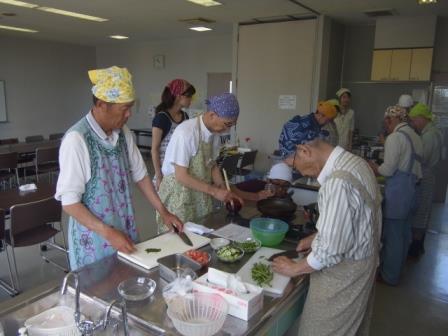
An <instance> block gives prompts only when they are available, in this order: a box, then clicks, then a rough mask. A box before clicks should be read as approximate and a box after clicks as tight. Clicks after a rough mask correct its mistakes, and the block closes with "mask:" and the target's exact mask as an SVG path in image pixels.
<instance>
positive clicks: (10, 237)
mask: <svg viewBox="0 0 448 336" xmlns="http://www.w3.org/2000/svg"><path fill="white" fill-rule="evenodd" d="M61 214H62V206H61V203H60V202H58V201H56V200H55V199H54V197H49V198H46V199H43V200H40V201H36V202H31V203H25V204H17V205H13V206H12V207H11V209H10V216H11V228H10V229H9V230H6V234H5V241H6V244H7V245H9V246H10V247H11V250H12V253H11V254H12V264H13V266H14V271H15V274H16V280H17V282H16V285H15V288H16V289H17V290H20V281H19V273H18V270H17V262H16V257H15V253H14V249H15V248H18V247H24V246H32V245H37V244H39V245H40V255H41V257H42V259H44V260H45V261H46V262H48V263H51V264H53V265H54V266H56V267H58V268H59V269H61V270H63V271H64V272H68V269H67V268H66V267H65V266H64V265H61V264H59V263H57V262H55V261H53V260H51V259H50V258H48V257H47V256H46V255H45V254H46V250H47V248H46V247H48V246H49V247H51V248H54V249H57V250H59V251H61V252H63V253H64V254H65V257H66V259H67V265H68V264H69V259H68V253H67V248H66V246H67V244H66V241H65V233H64V229H63V227H62V223H61ZM56 223H58V224H59V230H57V229H55V227H54V226H55V224H56ZM59 232H61V234H62V241H63V246H61V245H59V244H57V243H56V242H55V239H54V238H55V236H56V235H57V234H58V233H59Z"/></svg>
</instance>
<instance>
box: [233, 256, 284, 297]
mask: <svg viewBox="0 0 448 336" xmlns="http://www.w3.org/2000/svg"><path fill="white" fill-rule="evenodd" d="M280 252H283V250H278V249H273V248H270V247H262V248H260V249H259V250H258V251H257V252H255V254H254V255H253V256H252V257H251V258H250V259H249V260H248V261H247V262H246V264H245V265H244V266H243V267H241V269H240V270H239V271H238V273H237V275H239V276H240V277H241V279H242V280H243V281H244V282H248V283H250V284H253V285H257V283H256V282H255V281H254V280H252V275H251V270H252V267H253V265H254V264H255V263H257V262H260V261H263V262H264V263H266V264H270V262H269V261H267V259H268V258H269V257H270V256H271V255H273V254H275V253H280ZM289 280H291V278H290V277H287V276H284V275H281V274H278V273H274V279H273V280H272V282H271V286H266V287H263V290H264V291H265V292H267V293H271V294H279V295H283V292H284V291H285V288H286V286H287V285H288V283H289Z"/></svg>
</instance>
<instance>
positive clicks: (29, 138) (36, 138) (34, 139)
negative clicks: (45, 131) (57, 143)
mask: <svg viewBox="0 0 448 336" xmlns="http://www.w3.org/2000/svg"><path fill="white" fill-rule="evenodd" d="M39 141H44V137H43V135H30V136H27V137H25V142H39Z"/></svg>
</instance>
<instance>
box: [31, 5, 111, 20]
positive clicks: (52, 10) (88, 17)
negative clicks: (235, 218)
mask: <svg viewBox="0 0 448 336" xmlns="http://www.w3.org/2000/svg"><path fill="white" fill-rule="evenodd" d="M37 9H38V10H41V11H44V12H49V13H53V14H59V15H65V16H71V17H74V18H77V19H82V20H90V21H96V22H104V21H109V19H103V18H100V17H96V16H91V15H86V14H81V13H76V12H70V11H66V10H62V9H57V8H52V7H38V8H37Z"/></svg>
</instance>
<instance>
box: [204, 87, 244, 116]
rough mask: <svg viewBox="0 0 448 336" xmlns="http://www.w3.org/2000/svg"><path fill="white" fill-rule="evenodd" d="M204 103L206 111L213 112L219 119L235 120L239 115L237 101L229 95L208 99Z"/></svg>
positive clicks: (233, 96)
mask: <svg viewBox="0 0 448 336" xmlns="http://www.w3.org/2000/svg"><path fill="white" fill-rule="evenodd" d="M205 103H206V104H207V109H208V110H209V111H213V112H215V113H216V114H217V115H218V117H220V118H225V119H235V118H238V115H239V114H240V106H239V105H238V100H236V97H235V95H233V94H231V93H223V94H220V95H218V96H213V97H210V98H209V99H207V100H206V101H205Z"/></svg>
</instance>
